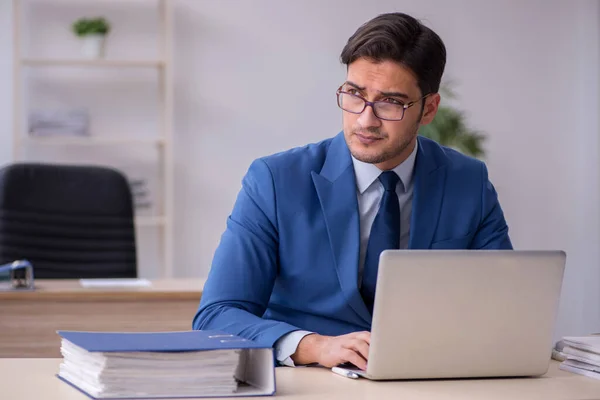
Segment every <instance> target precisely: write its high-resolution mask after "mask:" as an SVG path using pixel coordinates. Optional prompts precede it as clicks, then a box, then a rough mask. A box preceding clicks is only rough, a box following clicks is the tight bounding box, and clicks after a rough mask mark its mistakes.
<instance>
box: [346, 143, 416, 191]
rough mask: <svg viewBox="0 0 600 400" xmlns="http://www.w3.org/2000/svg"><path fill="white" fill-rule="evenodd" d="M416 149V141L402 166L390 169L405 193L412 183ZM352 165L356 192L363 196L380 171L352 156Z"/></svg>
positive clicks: (373, 165)
mask: <svg viewBox="0 0 600 400" xmlns="http://www.w3.org/2000/svg"><path fill="white" fill-rule="evenodd" d="M417 147H419V141H418V140H417V141H415V148H414V149H413V151H412V153H410V155H409V156H408V158H407V159H406V160H404V162H402V164H400V165H398V166H397V167H396V168H393V169H392V171H394V172H395V173H396V174H397V175H398V177H399V178H400V182H402V186H403V187H404V190H405V191H406V189H407V188H408V187H409V186H410V184H411V183H412V179H413V171H414V169H415V160H416V158H417ZM352 164H353V166H354V175H355V176H356V187H357V189H358V192H359V193H360V194H363V193H364V192H365V191H366V190H367V189H368V188H369V187H370V186H371V185H372V184H373V182H375V180H376V179H377V178H379V175H381V172H382V171H381V170H380V169H379V168H377V167H376V166H375V164H370V163H366V162H362V161H359V160H357V159H356V158H354V156H352Z"/></svg>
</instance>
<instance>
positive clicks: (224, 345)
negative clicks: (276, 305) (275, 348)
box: [58, 331, 275, 399]
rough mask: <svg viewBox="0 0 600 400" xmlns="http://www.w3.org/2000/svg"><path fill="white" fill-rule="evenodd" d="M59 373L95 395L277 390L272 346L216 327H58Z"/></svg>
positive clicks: (224, 393)
mask: <svg viewBox="0 0 600 400" xmlns="http://www.w3.org/2000/svg"><path fill="white" fill-rule="evenodd" d="M58 333H59V334H60V335H61V336H62V343H61V353H62V355H63V362H62V363H61V365H60V369H59V373H58V377H59V378H60V379H62V380H64V381H66V382H67V383H69V384H71V385H72V386H75V387H76V388H78V389H79V390H80V391H82V392H84V393H85V394H87V395H88V396H90V397H92V398H96V399H111V398H113V399H115V398H181V397H218V396H248V395H272V394H274V392H275V377H274V362H273V353H272V349H270V348H269V349H265V348H260V347H259V346H258V345H257V344H256V343H254V342H252V341H249V340H246V339H242V338H239V337H237V336H233V335H229V334H225V333H223V332H215V331H186V332H160V333H150V332H146V333H106V332H73V331H59V332H58Z"/></svg>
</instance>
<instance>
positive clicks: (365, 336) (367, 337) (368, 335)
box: [356, 332, 371, 345]
mask: <svg viewBox="0 0 600 400" xmlns="http://www.w3.org/2000/svg"><path fill="white" fill-rule="evenodd" d="M356 338H357V339H361V340H364V341H365V342H367V344H369V345H370V344H371V332H359V333H358V334H357V335H356Z"/></svg>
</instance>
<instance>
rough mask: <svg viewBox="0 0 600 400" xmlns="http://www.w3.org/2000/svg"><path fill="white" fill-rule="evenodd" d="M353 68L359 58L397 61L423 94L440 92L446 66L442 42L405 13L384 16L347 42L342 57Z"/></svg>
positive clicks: (359, 31)
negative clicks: (405, 68) (415, 79)
mask: <svg viewBox="0 0 600 400" xmlns="http://www.w3.org/2000/svg"><path fill="white" fill-rule="evenodd" d="M340 58H341V61H342V63H344V64H346V65H350V64H351V63H352V62H354V61H355V60H357V59H359V58H367V59H371V60H373V61H375V62H381V61H388V60H389V61H396V62H398V63H400V64H402V65H404V66H405V67H407V68H409V69H410V70H411V71H412V72H413V73H414V74H415V76H416V77H417V81H418V85H419V88H420V89H421V94H422V95H425V94H428V93H437V92H438V90H439V88H440V81H441V80H442V74H443V73H444V68H445V66H446V46H444V42H443V41H442V39H441V38H440V37H439V36H438V35H437V34H436V33H435V32H434V31H432V30H431V29H429V28H428V27H426V26H425V25H423V24H422V23H421V22H419V21H418V20H417V19H415V18H413V17H411V16H410V15H407V14H403V13H389V14H381V15H379V16H377V17H375V18H373V19H372V20H370V21H368V22H366V23H365V24H363V25H362V26H361V27H360V28H358V29H357V31H356V32H355V33H354V35H352V36H351V37H350V39H348V43H346V46H344V50H342V54H341V56H340Z"/></svg>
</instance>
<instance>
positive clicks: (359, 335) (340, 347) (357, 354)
mask: <svg viewBox="0 0 600 400" xmlns="http://www.w3.org/2000/svg"><path fill="white" fill-rule="evenodd" d="M370 344H371V333H370V332H353V333H349V334H347V335H342V336H322V335H317V334H310V335H307V336H305V337H304V338H302V340H301V341H300V343H299V344H298V348H297V349H296V352H295V353H294V354H293V355H292V360H293V361H294V363H295V364H298V365H302V364H312V363H319V364H321V365H322V366H324V367H329V368H331V367H335V366H336V365H339V364H344V363H348V362H350V363H352V364H354V365H356V366H357V367H358V368H360V369H362V370H366V369H367V359H368V357H369V345H370Z"/></svg>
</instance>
